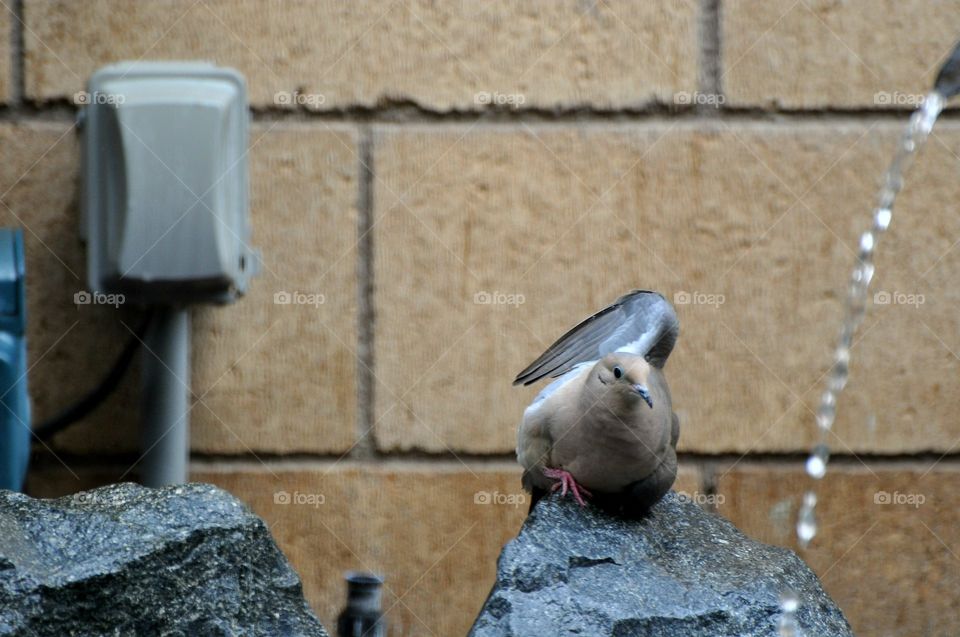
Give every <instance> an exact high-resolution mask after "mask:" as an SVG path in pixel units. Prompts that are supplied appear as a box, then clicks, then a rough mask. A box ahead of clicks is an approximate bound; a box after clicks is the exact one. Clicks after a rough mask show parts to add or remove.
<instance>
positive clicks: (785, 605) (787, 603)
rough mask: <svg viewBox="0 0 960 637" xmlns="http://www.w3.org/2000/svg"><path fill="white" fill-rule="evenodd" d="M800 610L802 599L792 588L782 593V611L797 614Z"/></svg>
mask: <svg viewBox="0 0 960 637" xmlns="http://www.w3.org/2000/svg"><path fill="white" fill-rule="evenodd" d="M799 608H800V597H799V596H798V595H797V592H796V591H795V590H793V589H792V588H787V589H785V590H784V591H783V592H781V593H780V610H782V611H783V612H785V613H795V612H797V610H799Z"/></svg>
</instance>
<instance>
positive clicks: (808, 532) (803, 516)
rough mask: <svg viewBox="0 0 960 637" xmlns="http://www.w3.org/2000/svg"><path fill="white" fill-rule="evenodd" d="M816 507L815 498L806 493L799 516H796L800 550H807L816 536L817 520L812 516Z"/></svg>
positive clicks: (810, 492) (813, 495)
mask: <svg viewBox="0 0 960 637" xmlns="http://www.w3.org/2000/svg"><path fill="white" fill-rule="evenodd" d="M816 505H817V496H816V495H815V494H814V493H813V492H812V491H807V493H806V494H805V495H804V496H803V506H802V507H800V514H799V515H798V516H797V539H798V540H799V543H800V548H804V549H805V548H807V546H808V545H809V544H810V540H812V539H813V538H814V537H816V535H817V520H816V517H815V516H814V507H816Z"/></svg>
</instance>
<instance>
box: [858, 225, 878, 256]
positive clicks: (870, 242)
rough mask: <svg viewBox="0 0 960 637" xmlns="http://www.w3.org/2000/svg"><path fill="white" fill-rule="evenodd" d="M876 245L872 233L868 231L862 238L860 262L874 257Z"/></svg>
mask: <svg viewBox="0 0 960 637" xmlns="http://www.w3.org/2000/svg"><path fill="white" fill-rule="evenodd" d="M874 245H876V241H875V240H874V237H873V233H872V232H870V231H867V232H864V233H863V234H862V235H861V236H860V260H861V261H866V260H868V259H869V258H870V257H871V256H873V247H874Z"/></svg>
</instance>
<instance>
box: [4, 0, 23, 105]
mask: <svg viewBox="0 0 960 637" xmlns="http://www.w3.org/2000/svg"><path fill="white" fill-rule="evenodd" d="M7 7H8V8H9V10H10V13H12V14H13V16H12V19H11V20H10V33H9V34H8V35H9V37H10V60H9V63H10V104H11V105H12V106H13V107H15V108H16V107H18V106H20V105H21V104H22V103H23V98H24V94H25V82H26V80H25V72H24V66H25V64H26V62H25V60H24V50H23V24H24V21H23V0H13V2H11V3H10V4H9V5H7Z"/></svg>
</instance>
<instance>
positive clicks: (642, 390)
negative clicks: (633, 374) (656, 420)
mask: <svg viewBox="0 0 960 637" xmlns="http://www.w3.org/2000/svg"><path fill="white" fill-rule="evenodd" d="M633 391H635V392H637V394H638V395H639V396H640V398H643V402H645V403H647V405H649V406H650V408H651V409H653V399H652V398H650V391H649V390H648V389H647V388H646V387H644V386H643V385H634V386H633Z"/></svg>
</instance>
